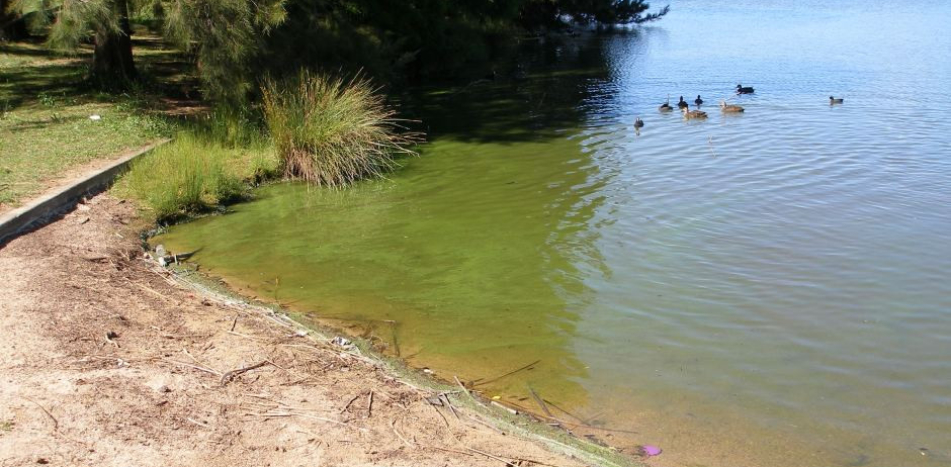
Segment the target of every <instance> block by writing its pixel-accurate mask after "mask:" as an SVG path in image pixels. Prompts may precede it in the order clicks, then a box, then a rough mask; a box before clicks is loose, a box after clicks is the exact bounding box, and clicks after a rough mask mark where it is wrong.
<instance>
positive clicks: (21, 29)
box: [0, 0, 29, 42]
mask: <svg viewBox="0 0 951 467" xmlns="http://www.w3.org/2000/svg"><path fill="white" fill-rule="evenodd" d="M9 6H10V0H0V42H2V41H16V40H20V39H25V38H26V37H27V36H28V35H29V33H28V31H27V30H26V23H24V22H23V20H22V19H20V18H18V17H17V15H16V14H15V13H12V12H7V8H9Z"/></svg>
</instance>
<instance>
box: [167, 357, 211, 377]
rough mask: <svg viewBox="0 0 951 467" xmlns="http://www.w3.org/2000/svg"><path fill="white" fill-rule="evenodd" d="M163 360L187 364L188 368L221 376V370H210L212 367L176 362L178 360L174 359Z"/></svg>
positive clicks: (181, 363)
mask: <svg viewBox="0 0 951 467" xmlns="http://www.w3.org/2000/svg"><path fill="white" fill-rule="evenodd" d="M163 361H164V362H166V363H172V364H175V365H181V366H187V367H189V368H194V369H196V370H199V371H204V372H205V373H211V374H213V375H215V376H221V372H218V371H215V370H212V369H210V368H205V367H202V366H198V365H192V364H191V363H185V362H178V361H175V360H163Z"/></svg>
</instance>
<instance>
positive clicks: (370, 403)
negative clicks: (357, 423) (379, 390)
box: [367, 389, 373, 418]
mask: <svg viewBox="0 0 951 467" xmlns="http://www.w3.org/2000/svg"><path fill="white" fill-rule="evenodd" d="M372 416H373V390H372V389H371V390H370V395H369V396H367V418H370V417H372Z"/></svg>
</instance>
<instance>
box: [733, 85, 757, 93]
mask: <svg viewBox="0 0 951 467" xmlns="http://www.w3.org/2000/svg"><path fill="white" fill-rule="evenodd" d="M753 92H754V91H753V88H751V87H743V85H742V84H737V85H736V93H737V94H753Z"/></svg>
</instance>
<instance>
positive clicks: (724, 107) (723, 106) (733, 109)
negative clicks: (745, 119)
mask: <svg viewBox="0 0 951 467" xmlns="http://www.w3.org/2000/svg"><path fill="white" fill-rule="evenodd" d="M720 111H722V112H723V113H725V114H736V113H740V112H744V111H746V109H744V108H743V107H740V106H738V105H733V104H727V103H726V101H720Z"/></svg>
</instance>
